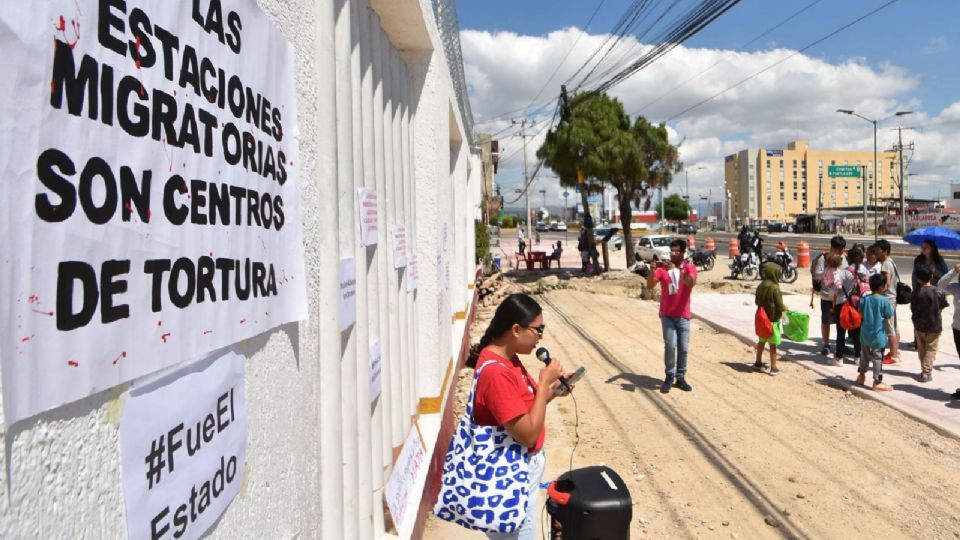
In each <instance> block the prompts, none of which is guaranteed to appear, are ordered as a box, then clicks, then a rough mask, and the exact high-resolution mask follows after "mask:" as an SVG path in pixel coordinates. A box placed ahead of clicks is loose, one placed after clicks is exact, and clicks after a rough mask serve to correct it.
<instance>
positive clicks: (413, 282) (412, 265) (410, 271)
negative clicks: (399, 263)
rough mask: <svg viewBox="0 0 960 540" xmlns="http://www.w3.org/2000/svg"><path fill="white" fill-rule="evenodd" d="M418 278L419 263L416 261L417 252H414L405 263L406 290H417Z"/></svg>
mask: <svg viewBox="0 0 960 540" xmlns="http://www.w3.org/2000/svg"><path fill="white" fill-rule="evenodd" d="M418 279H420V263H418V262H417V254H416V253H414V254H413V255H411V256H410V262H409V263H408V264H407V292H413V291H415V290H417V280H418Z"/></svg>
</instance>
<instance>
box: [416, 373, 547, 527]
mask: <svg viewBox="0 0 960 540" xmlns="http://www.w3.org/2000/svg"><path fill="white" fill-rule="evenodd" d="M491 364H496V362H487V363H485V364H483V365H482V366H480V369H478V370H477V372H476V374H475V375H474V379H473V387H472V388H471V389H470V397H468V398H467V411H466V414H465V415H464V416H462V417H461V418H460V423H459V425H457V430H456V431H455V432H454V434H453V439H451V440H450V447H449V448H448V449H447V456H446V458H445V459H444V466H443V478H442V482H441V486H440V495H439V497H438V498H437V504H436V506H434V508H433V512H434V513H435V514H436V515H437V517H439V518H440V519H442V520H445V521H451V522H453V523H456V524H457V525H461V526H463V527H466V528H468V529H473V530H477V531H484V532H499V533H512V532H515V531H516V530H517V529H518V528H519V527H520V524H521V523H522V522H523V520H524V518H525V517H526V516H527V505H528V504H529V502H530V497H529V493H528V492H527V491H528V484H529V481H530V480H529V478H530V477H529V469H530V466H529V464H530V456H529V455H528V454H527V449H526V448H525V447H524V446H523V445H521V444H520V443H518V442H517V440H516V439H514V438H513V437H511V436H510V434H509V433H507V430H506V429H505V428H504V427H503V426H480V425H477V424H476V422H474V420H473V400H474V397H475V395H476V392H477V381H478V380H480V373H481V372H483V370H484V369H486V368H487V366H489V365H491Z"/></svg>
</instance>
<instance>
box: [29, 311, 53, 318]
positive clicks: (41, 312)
mask: <svg viewBox="0 0 960 540" xmlns="http://www.w3.org/2000/svg"><path fill="white" fill-rule="evenodd" d="M33 312H34V313H39V314H41V315H46V316H47V317H53V312H52V311H40V310H39V309H35V310H33Z"/></svg>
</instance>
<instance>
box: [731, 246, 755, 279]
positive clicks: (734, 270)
mask: <svg viewBox="0 0 960 540" xmlns="http://www.w3.org/2000/svg"><path fill="white" fill-rule="evenodd" d="M740 276H743V277H744V278H746V279H756V278H758V277H760V258H759V257H758V256H757V254H756V253H754V252H752V251H751V252H748V253H741V254H740V255H738V256H736V257H734V258H733V261H731V262H730V277H732V278H734V279H737V278H739V277H740Z"/></svg>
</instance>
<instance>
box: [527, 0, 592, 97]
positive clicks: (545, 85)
mask: <svg viewBox="0 0 960 540" xmlns="http://www.w3.org/2000/svg"><path fill="white" fill-rule="evenodd" d="M606 1H607V0H600V3H599V4H597V7H596V9H594V10H593V14H592V15H590V19H588V20H587V24H585V25H584V26H583V31H582V32H580V35H578V36H577V39H575V40H574V41H573V45H571V46H570V48H569V49H567V54H565V55H563V59H562V60H560V63H559V64H557V67H556V69H554V70H553V73H551V74H550V77H549V78H548V79H547V82H545V83H543V88H541V89H540V91H539V92H537V95H536V96H534V98H533V99H531V100H530V105H533V102H535V101H537V98H539V97H540V94H542V93H543V91H544V90H546V89H547V86H548V85H549V84H550V81H552V80H553V78H554V77H556V76H557V72H558V71H560V68H561V67H563V64H564V62H566V61H567V58H568V57H569V56H570V53H572V52H573V49H575V48H576V47H577V43H580V38H582V37H583V35H584V34H586V33H587V28H589V27H590V23H592V22H593V19H594V17H596V16H597V13H599V12H600V8H602V7H603V4H604V3H605V2H606ZM553 99H556V98H552V99H551V101H553ZM528 106H529V105H528Z"/></svg>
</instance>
